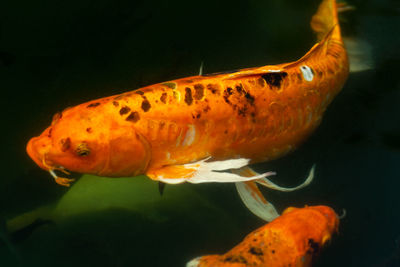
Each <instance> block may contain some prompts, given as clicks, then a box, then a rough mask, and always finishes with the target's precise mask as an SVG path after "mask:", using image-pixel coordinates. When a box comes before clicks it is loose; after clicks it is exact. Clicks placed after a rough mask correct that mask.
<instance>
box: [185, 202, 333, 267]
mask: <svg viewBox="0 0 400 267" xmlns="http://www.w3.org/2000/svg"><path fill="white" fill-rule="evenodd" d="M338 227H339V219H338V216H337V215H336V213H335V212H334V211H333V210H332V209H331V208H329V207H327V206H311V207H305V208H288V209H286V210H285V211H284V212H283V214H282V215H281V216H280V217H278V218H277V219H275V220H273V221H272V222H270V223H268V224H266V225H264V226H262V227H260V228H258V229H257V230H255V231H253V232H251V233H250V234H248V235H247V236H246V237H245V238H244V240H243V241H242V242H241V243H239V244H238V245H237V246H235V247H234V248H232V249H231V250H230V251H228V252H227V253H225V254H222V255H207V256H202V257H198V258H196V259H194V260H192V261H190V262H189V263H188V264H187V265H186V266H187V267H211V266H220V267H224V266H232V267H233V266H235V267H241V266H243V267H244V266H268V267H281V266H282V267H284V266H297V267H307V266H311V264H312V260H313V257H314V256H315V255H316V254H318V253H319V252H320V249H321V248H322V247H323V246H324V245H325V244H326V243H327V241H329V240H331V237H332V235H333V234H334V233H336V232H337V231H338Z"/></svg>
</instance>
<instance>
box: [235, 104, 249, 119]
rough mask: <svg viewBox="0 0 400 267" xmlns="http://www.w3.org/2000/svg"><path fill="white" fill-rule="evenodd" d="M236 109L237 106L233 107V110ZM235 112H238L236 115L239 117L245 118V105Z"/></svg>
mask: <svg viewBox="0 0 400 267" xmlns="http://www.w3.org/2000/svg"><path fill="white" fill-rule="evenodd" d="M236 107H237V106H234V109H235V108H236ZM237 112H238V115H239V116H243V117H245V116H246V112H247V105H244V106H243V107H237Z"/></svg>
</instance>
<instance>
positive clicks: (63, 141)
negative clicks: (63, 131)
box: [60, 137, 71, 152]
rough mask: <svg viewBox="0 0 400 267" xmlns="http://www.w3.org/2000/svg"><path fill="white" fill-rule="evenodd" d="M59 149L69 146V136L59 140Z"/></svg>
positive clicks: (63, 150) (65, 148) (64, 149)
mask: <svg viewBox="0 0 400 267" xmlns="http://www.w3.org/2000/svg"><path fill="white" fill-rule="evenodd" d="M60 145H61V151H62V152H65V151H67V150H68V149H69V148H70V146H71V139H70V138H69V137H67V138H63V139H61V140H60Z"/></svg>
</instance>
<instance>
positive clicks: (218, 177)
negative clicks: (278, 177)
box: [157, 158, 275, 184]
mask: <svg viewBox="0 0 400 267" xmlns="http://www.w3.org/2000/svg"><path fill="white" fill-rule="evenodd" d="M208 159H210V158H206V159H203V160H200V161H196V162H193V163H188V164H184V165H180V166H177V167H184V168H185V169H187V170H189V171H192V173H191V174H190V175H188V176H186V177H167V176H164V175H163V176H158V177H157V179H158V180H159V181H161V182H164V183H168V184H177V183H182V182H189V183H193V184H198V183H210V182H216V183H236V182H245V181H252V180H258V179H262V178H265V177H267V176H271V175H275V173H274V172H266V173H263V174H257V175H255V176H251V177H248V176H241V175H238V174H234V173H232V172H230V171H229V170H231V169H239V168H242V167H244V166H246V165H248V164H249V161H250V160H249V159H243V158H240V159H228V160H221V161H210V162H207V161H206V160H208ZM224 170H227V171H226V172H225V171H224Z"/></svg>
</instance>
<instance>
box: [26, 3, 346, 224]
mask: <svg viewBox="0 0 400 267" xmlns="http://www.w3.org/2000/svg"><path fill="white" fill-rule="evenodd" d="M311 27H312V29H313V30H314V31H315V32H316V34H317V37H318V40H319V42H318V43H317V44H315V45H314V46H313V47H312V48H311V50H310V51H309V52H307V53H306V54H305V55H304V56H303V57H302V58H301V59H299V60H297V61H295V62H290V63H283V64H279V65H267V66H263V67H256V68H248V69H242V70H239V71H234V72H227V73H220V74H212V75H199V76H193V77H188V78H183V79H178V80H173V81H169V82H164V83H159V84H154V85H151V86H147V87H144V88H140V89H138V90H135V91H131V92H127V93H123V94H120V95H114V96H110V97H105V98H101V99H97V100H93V101H89V102H87V103H83V104H80V105H78V106H75V107H71V108H67V109H65V110H64V111H63V112H61V113H57V114H55V115H54V117H53V121H52V123H51V126H50V127H48V128H47V129H46V130H44V132H43V133H42V134H41V135H40V136H38V137H34V138H32V139H31V140H30V141H29V143H28V145H27V152H28V154H29V156H30V157H31V158H32V159H33V160H34V161H35V162H36V164H38V165H39V166H40V167H41V168H42V169H44V170H47V171H49V172H50V174H51V175H52V176H53V177H54V178H55V181H56V182H57V183H59V184H61V185H64V186H68V185H69V184H70V182H71V181H72V179H68V178H63V177H59V176H58V175H57V174H56V173H55V171H57V170H58V171H62V172H65V173H67V174H68V171H67V170H70V171H74V172H79V173H90V174H95V175H99V176H107V177H121V176H135V175H140V174H145V175H147V176H148V177H150V178H151V179H153V180H157V181H161V182H164V183H169V184H177V183H182V182H191V183H203V182H235V183H236V184H237V188H238V191H239V193H240V195H241V197H242V199H243V200H244V202H245V204H246V206H248V207H249V208H250V209H251V210H252V211H253V212H254V213H255V214H257V215H259V216H260V217H262V218H264V219H266V220H271V219H273V218H275V217H276V216H277V215H278V214H277V212H276V211H275V209H274V207H273V206H272V205H271V204H270V203H268V202H267V201H266V200H265V199H264V198H263V196H262V195H261V193H260V192H259V190H258V188H257V186H256V184H255V182H257V183H259V184H261V185H264V186H267V187H270V188H273V189H278V190H284V191H285V190H286V191H289V190H294V189H298V188H299V187H296V188H292V189H288V188H282V187H279V186H277V185H275V184H273V183H271V182H270V181H269V180H268V179H267V178H266V177H268V176H270V175H273V174H274V173H273V172H266V173H263V174H257V173H255V172H254V171H252V170H251V169H250V168H248V167H247V166H248V165H249V164H251V163H256V162H264V161H269V160H272V159H276V158H279V157H282V156H283V155H285V154H287V153H288V152H290V151H292V150H294V149H295V148H296V147H298V146H299V145H300V144H301V143H302V142H303V141H304V140H305V139H306V138H307V137H308V136H309V135H310V134H311V133H312V132H313V131H314V130H315V129H316V127H317V126H318V125H319V124H320V122H321V119H322V116H323V114H324V112H325V110H326V108H327V107H328V105H329V104H330V103H331V102H332V100H333V99H334V97H335V96H336V95H337V94H338V93H339V91H340V90H341V88H342V87H343V85H344V83H345V81H346V79H347V76H348V73H349V64H348V59H347V54H346V50H345V47H344V45H343V42H342V37H341V34H340V27H339V23H338V17H337V4H336V2H335V1H334V0H323V1H322V3H321V5H320V6H319V9H318V11H317V13H316V14H315V15H314V16H313V18H312V21H311ZM231 170H234V171H233V172H232V171H231ZM312 176H313V175H312V172H311V173H310V175H309V177H308V179H307V180H306V182H305V183H304V184H303V185H302V186H304V185H306V184H307V183H309V182H310V180H311V179H312ZM302 186H300V187H302Z"/></svg>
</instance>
